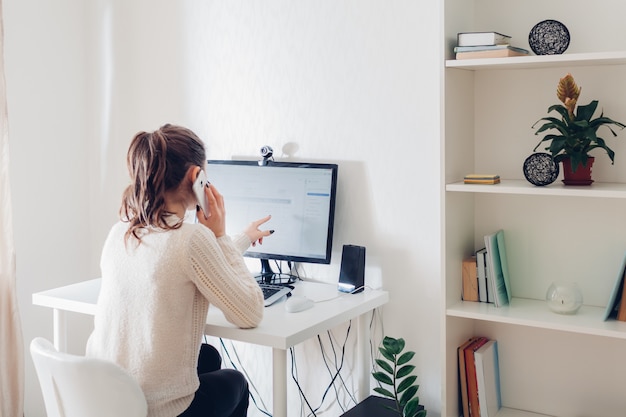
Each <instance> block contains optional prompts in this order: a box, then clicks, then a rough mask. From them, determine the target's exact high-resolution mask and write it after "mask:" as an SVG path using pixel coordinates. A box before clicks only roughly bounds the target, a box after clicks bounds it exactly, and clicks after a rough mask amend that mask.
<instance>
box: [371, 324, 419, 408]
mask: <svg viewBox="0 0 626 417" xmlns="http://www.w3.org/2000/svg"><path fill="white" fill-rule="evenodd" d="M404 347H405V342H404V339H394V338H392V337H387V336H385V338H384V339H383V342H382V346H380V347H379V348H378V350H379V352H380V353H381V355H382V357H383V358H384V359H382V358H381V359H376V364H377V365H378V367H379V368H380V369H381V370H380V371H374V372H373V373H372V376H373V377H374V379H376V381H378V382H379V383H380V384H383V385H387V386H389V389H387V388H383V387H382V385H379V386H378V387H376V388H374V391H375V392H377V393H378V394H380V395H382V396H384V397H386V399H387V402H388V405H385V406H384V407H386V408H387V409H389V410H393V411H395V413H396V414H397V415H398V416H401V417H426V410H424V407H423V406H422V405H420V403H419V401H420V400H419V397H418V396H417V390H418V388H419V385H415V384H414V383H415V381H416V380H417V376H416V375H412V373H413V371H414V370H415V366H413V365H410V364H408V362H409V361H410V360H411V359H413V356H414V355H415V352H413V351H406V352H404V353H403V351H404ZM390 400H391V401H390Z"/></svg>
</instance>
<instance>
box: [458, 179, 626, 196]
mask: <svg viewBox="0 0 626 417" xmlns="http://www.w3.org/2000/svg"><path fill="white" fill-rule="evenodd" d="M501 181H502V182H500V184H492V185H489V184H464V183H463V181H459V182H454V183H450V184H447V185H446V191H451V192H465V193H491V194H517V195H546V196H564V197H595V198H626V184H622V183H601V182H597V183H593V184H591V185H586V186H572V185H567V186H566V185H563V184H562V183H560V182H558V183H557V182H555V183H552V184H550V185H546V186H544V187H538V186H535V185H532V184H531V183H529V182H528V181H526V180H501Z"/></svg>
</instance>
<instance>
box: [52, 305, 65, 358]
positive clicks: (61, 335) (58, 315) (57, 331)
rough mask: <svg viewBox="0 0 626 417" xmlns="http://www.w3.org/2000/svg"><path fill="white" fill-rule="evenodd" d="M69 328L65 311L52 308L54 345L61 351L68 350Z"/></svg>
mask: <svg viewBox="0 0 626 417" xmlns="http://www.w3.org/2000/svg"><path fill="white" fill-rule="evenodd" d="M66 330H67V328H66V319H65V311H63V310H59V309H58V308H55V309H53V310H52V337H53V343H54V347H55V348H56V349H57V350H58V351H59V352H67V331H66Z"/></svg>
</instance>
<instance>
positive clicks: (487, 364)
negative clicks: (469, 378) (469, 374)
mask: <svg viewBox="0 0 626 417" xmlns="http://www.w3.org/2000/svg"><path fill="white" fill-rule="evenodd" d="M474 361H475V362H476V382H477V385H478V408H479V410H480V417H495V416H496V414H498V410H500V408H501V407H502V397H501V394H500V369H499V368H500V365H499V359H498V342H497V341H496V340H489V341H488V342H487V343H485V344H484V345H482V346H481V347H480V348H478V350H477V351H476V352H474Z"/></svg>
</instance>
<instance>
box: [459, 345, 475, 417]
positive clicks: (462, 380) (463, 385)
mask: <svg viewBox="0 0 626 417" xmlns="http://www.w3.org/2000/svg"><path fill="white" fill-rule="evenodd" d="M475 341H476V337H470V338H469V339H468V340H467V341H465V342H464V343H463V344H462V345H461V346H459V347H458V348H457V350H458V352H457V353H458V355H459V385H460V389H461V406H462V408H463V417H469V415H470V413H469V402H468V401H469V398H468V396H467V375H466V373H465V348H466V347H468V346H469V345H470V344H471V343H474V342H475Z"/></svg>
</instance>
